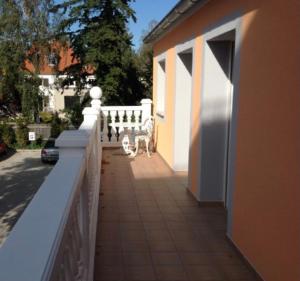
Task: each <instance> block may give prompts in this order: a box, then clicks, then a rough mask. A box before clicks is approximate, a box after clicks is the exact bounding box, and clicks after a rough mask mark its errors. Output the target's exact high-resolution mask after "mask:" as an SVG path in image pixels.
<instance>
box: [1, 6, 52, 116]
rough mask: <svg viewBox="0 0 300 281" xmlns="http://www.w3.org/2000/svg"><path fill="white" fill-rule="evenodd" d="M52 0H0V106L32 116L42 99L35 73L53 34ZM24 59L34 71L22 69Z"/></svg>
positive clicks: (37, 71)
mask: <svg viewBox="0 0 300 281" xmlns="http://www.w3.org/2000/svg"><path fill="white" fill-rule="evenodd" d="M53 1H54V0H53ZM53 1H52V0H0V106H4V105H5V106H8V107H9V108H11V110H12V111H14V112H16V111H17V112H20V111H22V112H23V114H24V115H25V116H26V117H28V118H31V119H35V117H37V115H38V110H39V103H40V99H41V97H40V93H39V89H38V86H39V82H40V81H39V78H38V73H39V72H40V69H41V66H42V64H43V63H44V62H45V61H46V60H45V59H44V58H45V56H47V54H49V52H51V39H52V38H53V36H54V35H55V26H56V23H57V22H56V21H55V17H54V16H53V14H50V13H49V11H50V8H51V7H52V5H53ZM26 60H27V61H29V62H30V63H32V65H33V66H34V70H33V71H31V72H30V71H28V70H27V69H25V61H26Z"/></svg>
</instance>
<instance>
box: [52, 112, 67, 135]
mask: <svg viewBox="0 0 300 281" xmlns="http://www.w3.org/2000/svg"><path fill="white" fill-rule="evenodd" d="M66 128H67V124H66V123H65V122H63V121H62V120H61V119H60V118H59V116H58V114H57V113H55V114H54V116H53V119H52V122H51V137H52V138H57V137H58V136H59V135H60V133H61V132H62V131H63V130H65V129H66Z"/></svg>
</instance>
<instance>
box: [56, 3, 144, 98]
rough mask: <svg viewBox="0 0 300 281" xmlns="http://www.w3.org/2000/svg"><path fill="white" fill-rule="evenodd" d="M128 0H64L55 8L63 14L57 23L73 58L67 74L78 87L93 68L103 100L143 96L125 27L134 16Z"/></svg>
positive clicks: (96, 83)
mask: <svg viewBox="0 0 300 281" xmlns="http://www.w3.org/2000/svg"><path fill="white" fill-rule="evenodd" d="M131 1H132V0H68V1H65V2H64V3H63V4H59V5H57V6H56V9H55V11H57V10H64V11H65V12H66V14H67V16H66V18H65V20H63V22H62V25H61V27H62V30H63V31H64V34H66V35H68V36H69V40H70V45H71V47H72V48H73V51H74V58H75V59H76V61H77V63H76V64H74V65H72V66H71V67H70V68H68V69H67V70H66V71H67V73H68V75H69V77H72V79H74V80H76V82H77V85H81V86H80V87H79V88H78V90H81V88H82V85H83V84H84V83H85V81H86V77H87V76H88V75H89V73H90V71H91V70H93V72H94V74H95V77H96V79H95V81H94V83H93V84H95V85H99V86H100V87H101V88H102V89H103V102H104V103H105V104H132V103H136V102H138V101H139V100H140V99H141V98H142V97H143V96H144V93H143V87H142V85H141V82H140V80H139V77H138V71H137V68H136V64H135V62H134V54H133V51H132V46H131V45H132V44H131V39H132V36H131V35H130V34H129V32H128V30H127V23H128V21H129V20H130V19H133V20H135V15H134V11H133V10H132V9H131V7H130V2H131Z"/></svg>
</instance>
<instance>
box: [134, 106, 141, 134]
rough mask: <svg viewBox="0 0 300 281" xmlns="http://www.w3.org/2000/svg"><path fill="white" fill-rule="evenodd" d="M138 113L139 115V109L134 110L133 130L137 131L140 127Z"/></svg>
mask: <svg viewBox="0 0 300 281" xmlns="http://www.w3.org/2000/svg"><path fill="white" fill-rule="evenodd" d="M140 115H141V111H140V110H135V111H134V130H135V131H138V130H139V129H140Z"/></svg>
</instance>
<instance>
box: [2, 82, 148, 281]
mask: <svg viewBox="0 0 300 281" xmlns="http://www.w3.org/2000/svg"><path fill="white" fill-rule="evenodd" d="M90 96H91V97H92V102H91V105H92V107H87V108H85V109H84V110H83V115H84V121H83V123H82V124H81V126H80V127H79V129H78V130H70V131H64V132H63V133H62V134H61V135H60V136H59V137H58V139H57V140H56V146H58V147H59V161H58V162H57V163H56V165H55V167H54V168H53V169H52V171H51V172H50V173H49V175H48V176H47V178H46V180H45V181H44V183H43V184H42V186H41V187H40V189H39V191H38V192H37V193H36V194H35V196H34V198H33V199H32V201H31V202H30V204H29V205H28V207H27V208H26V209H25V211H24V213H23V214H22V216H21V218H20V219H19V220H18V222H17V223H16V225H15V226H14V228H13V230H12V231H11V233H10V235H9V237H8V238H7V240H6V242H5V243H4V244H3V246H2V247H1V248H0V280H1V281H2V280H3V281H21V280H22V281H79V280H80V281H92V280H93V273H94V256H95V241H96V228H97V219H98V218H97V216H98V203H99V188H100V176H101V160H102V147H103V146H121V143H122V138H123V136H124V133H125V131H126V130H132V129H134V128H135V129H139V128H140V127H142V123H141V122H140V120H141V121H142V122H143V121H144V120H146V119H147V118H148V117H150V115H151V103H152V102H151V100H142V102H141V104H142V105H141V106H105V107H101V101H100V97H101V89H100V88H98V87H94V88H92V89H91V91H90ZM125 116H126V121H124V119H125ZM116 118H118V119H116ZM101 119H102V120H101ZM109 128H110V129H109Z"/></svg>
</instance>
